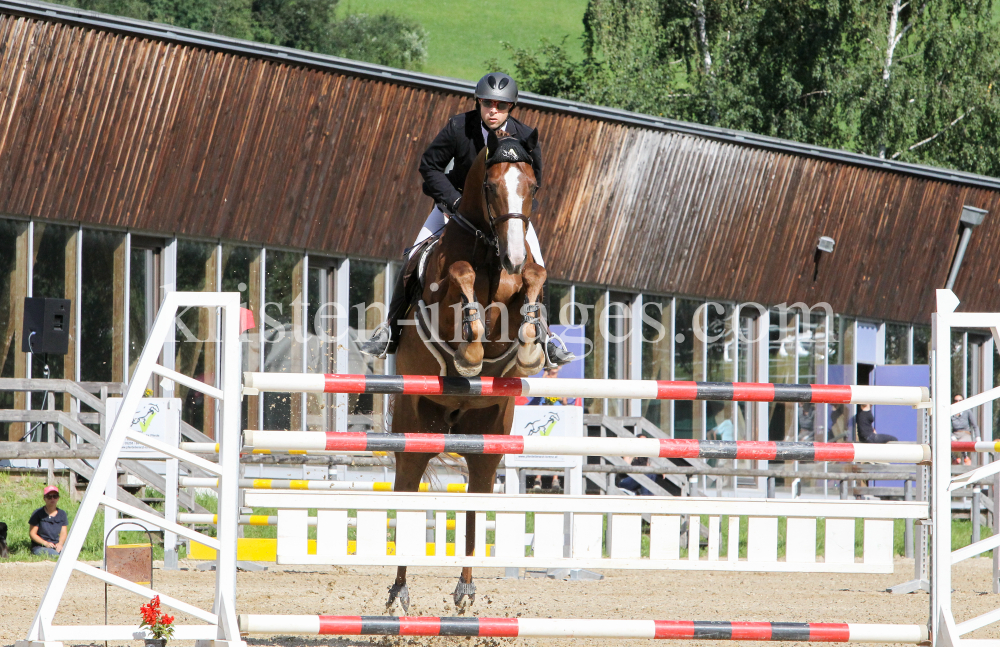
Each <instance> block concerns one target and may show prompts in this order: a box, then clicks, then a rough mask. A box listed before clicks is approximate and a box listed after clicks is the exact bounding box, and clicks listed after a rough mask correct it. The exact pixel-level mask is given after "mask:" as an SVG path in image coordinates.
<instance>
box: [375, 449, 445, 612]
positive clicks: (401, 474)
mask: <svg viewBox="0 0 1000 647" xmlns="http://www.w3.org/2000/svg"><path fill="white" fill-rule="evenodd" d="M433 457H434V454H407V453H403V452H399V453H397V454H396V482H395V483H394V484H393V488H392V491H393V492H416V491H417V490H418V489H419V488H420V479H421V477H422V476H423V475H424V470H425V469H427V463H428V462H430V460H431V458H433ZM396 600H399V605H400V606H401V607H403V613H406V612H407V611H409V610H410V590H409V589H408V588H407V587H406V567H405V566H400V567H398V568H397V569H396V581H395V582H393V584H392V586H390V587H389V599H388V600H387V601H386V603H385V608H386V609H390V608H392V604H393V602H395V601H396Z"/></svg>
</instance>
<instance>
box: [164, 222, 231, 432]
mask: <svg viewBox="0 0 1000 647" xmlns="http://www.w3.org/2000/svg"><path fill="white" fill-rule="evenodd" d="M216 249H217V246H216V245H215V244H212V243H200V242H194V241H189V240H178V241H177V270H176V272H177V290H178V291H181V292H211V291H215V290H217V289H218V288H217V286H216V268H217V262H218V258H217V256H216V254H215V250H216ZM244 287H245V286H244ZM217 316H218V315H217V314H216V312H215V310H214V309H209V308H191V309H189V310H187V312H181V313H178V326H177V328H178V330H177V337H176V345H175V347H174V348H175V359H174V362H175V367H176V369H177V370H178V371H179V372H181V373H183V374H184V375H191V376H193V377H194V378H195V379H196V380H202V381H204V382H205V383H206V384H216V350H217V345H216V339H217V338H218V331H217V326H216V320H217ZM175 388H176V391H175V395H176V397H178V398H181V400H183V402H184V406H183V407H182V408H181V418H182V419H183V420H184V421H185V422H187V423H188V424H189V425H191V426H192V427H194V428H195V429H198V430H199V431H201V432H203V433H205V434H207V435H208V436H210V437H212V438H215V399H214V398H206V397H205V396H204V395H203V394H202V393H199V392H198V391H195V390H193V389H188V388H187V387H186V386H184V385H182V384H178V385H176V387H175Z"/></svg>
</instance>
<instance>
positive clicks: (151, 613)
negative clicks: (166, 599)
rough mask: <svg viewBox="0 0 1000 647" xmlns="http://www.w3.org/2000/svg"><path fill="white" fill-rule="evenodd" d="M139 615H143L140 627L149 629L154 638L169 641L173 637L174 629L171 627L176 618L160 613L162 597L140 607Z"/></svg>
mask: <svg viewBox="0 0 1000 647" xmlns="http://www.w3.org/2000/svg"><path fill="white" fill-rule="evenodd" d="M139 613H140V615H142V624H140V625H139V627H140V628H141V629H149V631H150V633H152V634H153V638H157V639H169V638H170V637H171V636H172V635H173V633H174V628H173V627H172V626H171V625H172V624H173V622H174V616H168V615H167V614H165V613H162V612H161V611H160V596H156V597H154V598H153V599H152V600H150V601H149V604H143V605H142V606H140V607H139Z"/></svg>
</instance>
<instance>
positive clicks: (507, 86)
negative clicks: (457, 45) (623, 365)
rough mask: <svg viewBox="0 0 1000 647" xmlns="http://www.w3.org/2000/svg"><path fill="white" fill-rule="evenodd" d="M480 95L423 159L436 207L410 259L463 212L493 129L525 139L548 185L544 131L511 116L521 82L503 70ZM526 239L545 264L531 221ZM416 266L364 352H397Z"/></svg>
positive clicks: (561, 355) (401, 279)
mask: <svg viewBox="0 0 1000 647" xmlns="http://www.w3.org/2000/svg"><path fill="white" fill-rule="evenodd" d="M475 99H476V108H475V109H473V110H470V111H468V112H465V113H462V114H458V115H455V116H454V117H452V118H451V119H449V120H448V123H447V124H446V125H445V127H444V128H442V129H441V132H439V133H438V135H437V137H435V138H434V141H432V142H431V144H430V146H428V147H427V150H426V151H424V155H423V158H421V160H420V175H421V176H422V177H423V179H424V185H423V189H424V193H425V194H427V195H428V196H430V197H431V198H433V199H434V209H433V210H431V213H430V215H429V216H427V220H425V221H424V224H423V226H422V227H421V228H420V233H419V234H417V239H416V240H415V241H414V243H413V246H411V247H410V248H409V249H408V261H409V259H412V258H413V257H414V255H415V254H416V253H417V252H418V251H419V249H420V248H421V243H422V242H423V241H425V240H427V239H428V238H430V237H431V236H434V235H435V234H439V233H441V231H442V230H443V229H444V226H445V225H446V224H447V223H448V220H449V218H450V217H451V216H453V215H454V214H456V213H458V207H459V204H460V203H461V201H462V190H463V189H464V188H465V177H466V175H468V173H469V169H470V168H472V164H473V163H474V162H475V161H476V157H477V156H478V155H479V152H480V151H481V150H482V149H483V147H484V146H486V140H487V137H488V135H489V132H490V131H501V130H502V131H504V132H506V133H507V134H508V135H511V136H513V137H516V138H517V139H518V141H520V142H521V145H522V146H524V148H525V149H526V150H527V151H528V153H529V154H530V155H531V159H532V163H531V166H532V168H533V169H534V172H535V182H536V183H537V184H538V186H539V187H540V186H541V184H542V149H541V146H540V145H539V143H538V129H537V128H531V127H529V126H526V125H524V124H523V123H521V122H520V121H518V120H517V119H515V118H514V117H512V116H511V115H510V113H511V111H512V110H513V109H514V106H515V105H517V83H516V82H515V81H514V79H512V78H511V77H510V76H508V75H506V74H503V73H502V72H491V73H490V74H487V75H486V76H484V77H483V78H481V79H480V80H479V83H477V84H476V93H475ZM525 242H526V243H527V244H528V248H529V249H530V250H531V255H532V257H533V258H534V261H535V262H536V263H538V264H539V265H541V266H543V267H544V265H545V262H544V261H543V260H542V251H541V249H539V246H538V236H536V235H535V229H534V227H532V226H531V223H528V232H527V235H526V236H525ZM413 265H415V263H412V262H407V263H406V264H405V265H404V267H403V269H401V270H400V272H399V275H398V276H397V277H396V286H395V289H394V290H393V293H392V302H391V303H390V304H389V312H388V317H387V321H386V323H383V324H381V325H380V326H379V327H378V328H376V329H375V331H374V332H373V333H372V337H371V339H370V340H369V341H367V342H365V343H363V344H362V345H361V351H362V352H364V353H367V354H369V355H375V356H377V357H385V356H386V355H387V354H389V353H395V352H396V347H397V346H398V344H399V336H400V333H401V332H402V328H401V326H400V324H399V320H400V319H401V318H402V317H403V316H404V315H405V314H406V310H407V308H409V306H410V301H411V298H412V297H413V296H414V293H415V291H416V290H417V289H419V285H416V284H417V281H416V280H412V279H414V276H413V275H414V274H415V273H416V272H415V269H416V268H415V267H413ZM547 346H548V348H547V350H548V352H549V358H550V359H551V360H552V361H553V362H555V363H558V364H562V363H565V362H566V361H569V357H568V356H567V354H566V351H564V350H563V349H561V348H559V347H557V346H556V345H555V344H553V343H552V342H549V343H548V345H547Z"/></svg>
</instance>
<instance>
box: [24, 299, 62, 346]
mask: <svg viewBox="0 0 1000 647" xmlns="http://www.w3.org/2000/svg"><path fill="white" fill-rule="evenodd" d="M69 312H70V311H69V299H43V298H39V297H25V299H24V326H23V327H22V329H21V352H22V353H35V354H36V355H37V354H41V353H50V354H52V355H65V354H66V352H67V351H68V350H69ZM32 333H34V336H32ZM29 341H30V342H31V343H30V344H29V343H28V342H29Z"/></svg>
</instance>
